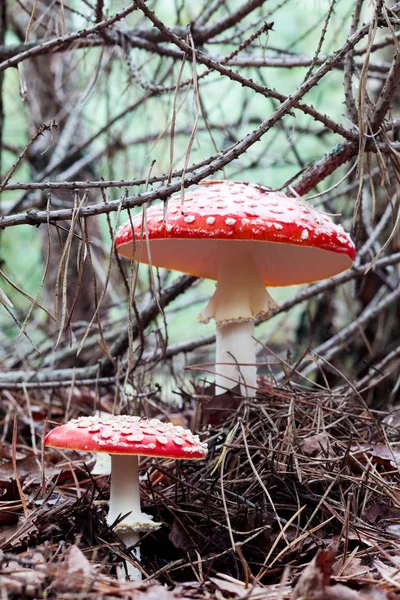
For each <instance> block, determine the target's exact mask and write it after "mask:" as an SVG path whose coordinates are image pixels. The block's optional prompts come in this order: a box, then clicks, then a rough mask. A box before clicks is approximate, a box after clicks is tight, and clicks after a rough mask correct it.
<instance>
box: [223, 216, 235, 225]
mask: <svg viewBox="0 0 400 600" xmlns="http://www.w3.org/2000/svg"><path fill="white" fill-rule="evenodd" d="M225 223H226V224H227V225H231V226H233V225H234V224H235V223H236V219H232V218H231V217H228V218H227V219H225Z"/></svg>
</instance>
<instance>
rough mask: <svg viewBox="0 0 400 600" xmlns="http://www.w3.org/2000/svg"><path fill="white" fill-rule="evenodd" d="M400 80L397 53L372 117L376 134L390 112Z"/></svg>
mask: <svg viewBox="0 0 400 600" xmlns="http://www.w3.org/2000/svg"><path fill="white" fill-rule="evenodd" d="M399 80H400V53H399V52H397V53H396V55H395V57H394V59H393V64H392V66H391V68H390V72H389V75H388V77H387V80H386V83H385V85H384V86H383V88H382V90H381V93H380V94H379V98H378V101H377V103H376V106H375V110H374V113H373V115H372V117H371V122H370V126H371V132H372V133H373V134H374V133H376V132H377V131H378V129H379V128H380V126H381V124H382V121H383V120H384V118H385V115H386V113H387V112H388V110H389V108H390V106H391V103H392V100H393V96H394V95H395V93H396V91H397V89H398V86H399Z"/></svg>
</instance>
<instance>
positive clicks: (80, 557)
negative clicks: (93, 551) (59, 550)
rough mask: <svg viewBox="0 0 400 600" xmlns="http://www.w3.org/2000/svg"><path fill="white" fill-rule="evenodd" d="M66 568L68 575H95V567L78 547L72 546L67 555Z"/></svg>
mask: <svg viewBox="0 0 400 600" xmlns="http://www.w3.org/2000/svg"><path fill="white" fill-rule="evenodd" d="M64 564H65V568H66V571H67V572H68V573H74V574H75V573H77V574H79V575H83V577H90V576H91V575H92V574H93V571H94V568H93V565H92V564H91V563H90V562H89V561H88V559H87V558H86V556H85V555H84V554H83V552H82V551H81V550H80V549H79V548H78V546H70V547H69V548H68V550H67V551H66V553H65V561H64Z"/></svg>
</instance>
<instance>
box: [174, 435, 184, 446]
mask: <svg viewBox="0 0 400 600" xmlns="http://www.w3.org/2000/svg"><path fill="white" fill-rule="evenodd" d="M174 442H175V444H176V445H177V446H183V440H181V438H177V437H176V438H174Z"/></svg>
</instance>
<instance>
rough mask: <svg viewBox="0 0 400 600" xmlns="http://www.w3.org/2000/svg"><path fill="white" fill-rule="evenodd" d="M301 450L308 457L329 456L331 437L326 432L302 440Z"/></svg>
mask: <svg viewBox="0 0 400 600" xmlns="http://www.w3.org/2000/svg"><path fill="white" fill-rule="evenodd" d="M300 448H301V450H302V452H303V453H304V454H306V455H307V456H313V455H314V456H317V455H319V454H323V455H324V456H328V455H329V436H328V434H327V433H325V432H324V431H323V432H321V433H317V434H315V435H311V436H310V437H307V438H304V439H302V440H300Z"/></svg>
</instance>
